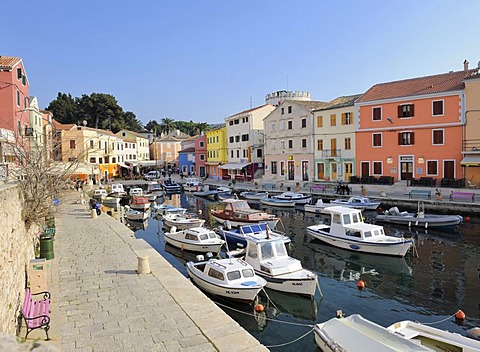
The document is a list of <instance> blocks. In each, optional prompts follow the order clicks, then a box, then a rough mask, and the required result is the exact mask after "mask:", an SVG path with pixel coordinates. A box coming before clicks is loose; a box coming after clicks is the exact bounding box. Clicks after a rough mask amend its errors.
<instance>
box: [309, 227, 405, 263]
mask: <svg viewBox="0 0 480 352" xmlns="http://www.w3.org/2000/svg"><path fill="white" fill-rule="evenodd" d="M322 227H324V228H325V229H327V228H328V226H325V225H314V226H309V227H307V232H308V234H309V235H310V236H312V237H314V238H316V239H318V240H320V241H322V242H325V243H328V244H329V245H332V246H335V247H338V248H343V249H347V250H350V251H356V252H363V253H372V254H382V255H392V256H397V257H403V256H405V254H406V253H407V251H408V250H409V249H410V247H411V246H412V244H413V240H402V239H401V238H399V239H398V241H397V242H390V241H388V242H366V241H355V240H349V239H344V238H341V237H337V236H335V235H332V234H330V233H328V232H326V231H325V230H322Z"/></svg>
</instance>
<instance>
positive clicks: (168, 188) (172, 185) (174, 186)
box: [162, 178, 182, 193]
mask: <svg viewBox="0 0 480 352" xmlns="http://www.w3.org/2000/svg"><path fill="white" fill-rule="evenodd" d="M162 187H163V190H164V191H165V193H179V192H181V191H182V186H180V185H179V184H178V183H176V182H175V181H173V180H172V179H170V178H169V179H167V180H165V181H164V182H163V184H162Z"/></svg>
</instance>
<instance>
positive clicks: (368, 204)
mask: <svg viewBox="0 0 480 352" xmlns="http://www.w3.org/2000/svg"><path fill="white" fill-rule="evenodd" d="M330 204H332V205H341V206H344V207H349V208H353V209H362V210H363V209H367V210H375V209H377V208H378V207H379V206H380V202H375V201H371V200H370V198H368V197H363V196H352V197H350V198H348V199H334V200H331V201H330Z"/></svg>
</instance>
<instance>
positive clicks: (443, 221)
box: [375, 203, 463, 230]
mask: <svg viewBox="0 0 480 352" xmlns="http://www.w3.org/2000/svg"><path fill="white" fill-rule="evenodd" d="M375 221H376V222H382V223H387V224H395V225H405V226H408V227H421V228H425V229H443V230H453V229H455V228H456V227H457V226H458V225H459V224H461V223H462V221H463V217H462V216H461V215H448V214H425V212H424V208H423V203H419V205H418V211H417V212H416V213H409V212H407V211H402V212H401V211H400V210H398V208H397V207H392V208H390V209H389V210H385V211H384V212H383V213H380V214H377V216H376V217H375Z"/></svg>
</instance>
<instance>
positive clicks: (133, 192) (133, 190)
mask: <svg viewBox="0 0 480 352" xmlns="http://www.w3.org/2000/svg"><path fill="white" fill-rule="evenodd" d="M129 194H130V195H131V196H142V195H143V189H141V188H140V187H133V188H130V191H129Z"/></svg>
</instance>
